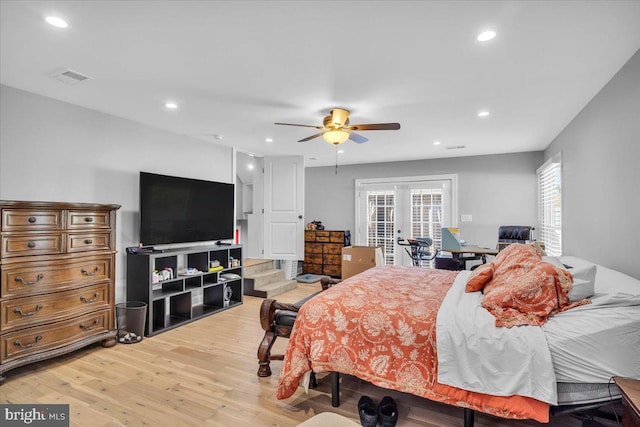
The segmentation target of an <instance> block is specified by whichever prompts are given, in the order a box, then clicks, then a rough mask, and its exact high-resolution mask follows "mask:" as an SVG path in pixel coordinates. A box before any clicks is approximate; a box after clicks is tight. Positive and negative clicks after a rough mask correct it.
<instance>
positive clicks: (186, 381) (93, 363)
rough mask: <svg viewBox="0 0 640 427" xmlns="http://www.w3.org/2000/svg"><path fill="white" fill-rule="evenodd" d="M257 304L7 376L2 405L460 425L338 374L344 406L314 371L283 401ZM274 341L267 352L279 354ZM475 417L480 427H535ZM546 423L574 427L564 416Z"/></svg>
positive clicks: (93, 417)
mask: <svg viewBox="0 0 640 427" xmlns="http://www.w3.org/2000/svg"><path fill="white" fill-rule="evenodd" d="M319 288H320V285H319V284H317V285H303V284H300V285H299V286H298V288H296V289H294V290H291V291H289V292H287V293H285V294H282V295H279V296H278V297H277V298H278V300H280V301H283V302H295V301H298V300H300V299H302V298H304V297H305V296H307V295H309V294H311V293H313V292H316V291H317V290H319ZM261 302H262V299H261V298H254V297H245V302H244V304H242V305H240V306H237V307H234V308H232V309H229V310H226V311H224V312H221V313H218V314H215V315H213V316H209V317H206V318H204V319H201V320H198V321H196V322H192V323H189V324H186V325H184V326H181V327H179V328H176V329H173V330H170V331H167V332H165V333H162V334H159V335H156V336H154V337H150V338H149V337H145V338H144V339H143V340H142V341H141V342H139V343H136V344H130V345H125V344H118V345H116V346H115V347H113V348H109V349H107V348H102V347H101V346H99V345H94V346H90V347H87V348H85V349H82V350H79V351H77V352H74V353H70V354H68V355H65V356H62V357H60V358H57V359H52V360H48V361H43V362H40V363H37V364H33V365H28V366H24V367H20V368H17V369H15V370H13V371H10V372H9V373H8V374H7V380H6V381H5V382H4V383H3V384H2V385H1V386H0V402H2V403H68V404H69V405H70V415H71V425H72V426H83V427H84V426H88V425H91V426H92V427H93V426H100V427H115V426H142V427H148V426H153V427H158V426H160V427H164V426H198V427H203V426H222V427H229V426H233V427H236V426H238V427H254V426H258V427H261V426H265V427H267V426H271V427H293V426H296V425H297V424H299V423H301V422H303V421H305V420H307V419H309V418H311V417H313V416H314V415H316V414H319V413H321V412H334V413H338V414H341V415H343V416H345V417H347V418H350V419H351V420H353V421H355V422H359V420H358V415H357V408H356V407H357V402H358V400H359V398H360V396H362V395H363V394H366V395H368V396H371V397H372V398H373V399H374V400H375V401H379V400H380V399H382V397H383V396H385V395H390V396H392V397H393V398H394V399H395V400H396V402H397V404H398V406H399V412H400V419H399V421H398V424H397V425H398V426H399V427H402V426H406V427H418V426H420V427H425V426H443V427H448V426H459V425H462V419H463V410H462V409H460V408H455V407H451V406H447V405H444V404H439V403H435V402H430V401H428V400H425V399H421V398H419V397H417V396H412V395H408V394H404V393H399V392H394V391H390V390H384V389H380V388H378V387H374V386H372V385H371V384H368V383H365V382H362V381H360V380H358V379H357V378H353V377H347V376H343V379H342V384H341V405H340V407H338V408H334V407H332V406H331V378H330V376H328V375H327V374H318V379H319V382H320V386H319V387H318V388H317V389H315V390H309V393H308V394H307V393H305V392H304V390H303V389H299V390H298V391H296V393H295V394H294V395H293V396H292V397H291V398H289V399H286V400H277V399H276V398H275V391H276V386H277V380H278V374H279V372H280V369H281V367H282V361H273V362H271V369H272V371H273V375H272V376H271V377H267V378H259V377H258V376H257V375H256V372H257V369H258V362H257V356H256V352H257V349H258V345H259V343H260V341H261V339H262V336H263V334H264V332H263V331H262V329H261V328H260V322H259V314H258V313H259V308H260V304H261ZM286 344H287V340H284V339H278V340H277V341H276V343H275V345H274V347H273V353H283V352H284V350H285V348H286ZM539 425H540V424H538V423H536V422H533V421H509V420H502V419H498V418H494V417H490V416H486V415H483V414H477V415H476V426H479V427H481V426H497V427H507V426H539ZM549 425H551V426H567V427H578V426H580V425H581V422H580V421H578V420H575V419H573V418H571V417H568V416H565V417H561V418H556V419H553V420H552V423H550V424H549Z"/></svg>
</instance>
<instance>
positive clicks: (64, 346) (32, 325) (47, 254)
mask: <svg viewBox="0 0 640 427" xmlns="http://www.w3.org/2000/svg"><path fill="white" fill-rule="evenodd" d="M119 208H120V206H119V205H101V204H87V203H55V202H19V201H5V200H0V209H1V211H2V223H1V233H0V235H1V238H2V246H1V247H0V276H1V277H0V279H1V282H0V307H1V312H0V381H2V380H4V376H3V374H4V373H5V372H7V371H9V370H10V369H13V368H16V367H18V366H23V365H26V364H28V363H33V362H38V361H40V360H43V359H48V358H51V357H55V356H59V355H62V354H65V353H68V352H70V351H74V350H77V349H79V348H81V347H84V346H86V345H88V344H91V343H95V342H98V341H102V345H103V346H105V347H111V346H113V345H115V343H116V329H115V313H114V301H115V295H114V292H115V253H116V250H115V248H116V247H115V239H116V236H115V226H116V211H117V210H118V209H119Z"/></svg>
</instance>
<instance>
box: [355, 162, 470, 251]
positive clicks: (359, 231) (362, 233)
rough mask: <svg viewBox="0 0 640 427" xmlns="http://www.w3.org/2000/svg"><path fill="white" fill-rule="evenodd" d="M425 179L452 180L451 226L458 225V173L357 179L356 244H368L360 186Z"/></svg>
mask: <svg viewBox="0 0 640 427" xmlns="http://www.w3.org/2000/svg"><path fill="white" fill-rule="evenodd" d="M425 181H450V182H451V224H450V225H449V227H457V226H458V175H457V174H443V175H422V176H403V177H392V178H364V179H356V180H355V199H356V203H355V206H356V209H355V225H356V227H355V236H354V237H355V239H354V241H355V243H354V244H355V245H360V246H362V245H365V244H366V229H365V228H366V224H362V221H360V217H361V215H360V209H361V207H362V206H361V203H360V200H361V197H360V186H362V185H375V184H382V185H384V184H391V183H401V184H411V183H420V182H425Z"/></svg>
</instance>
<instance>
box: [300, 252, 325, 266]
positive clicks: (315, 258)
mask: <svg viewBox="0 0 640 427" xmlns="http://www.w3.org/2000/svg"><path fill="white" fill-rule="evenodd" d="M304 262H306V263H309V264H322V254H304Z"/></svg>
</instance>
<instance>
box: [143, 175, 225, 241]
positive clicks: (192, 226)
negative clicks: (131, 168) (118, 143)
mask: <svg viewBox="0 0 640 427" xmlns="http://www.w3.org/2000/svg"><path fill="white" fill-rule="evenodd" d="M233 210H234V189H233V184H226V183H222V182H214V181H203V180H199V179H191V178H180V177H175V176H167V175H158V174H153V173H148V172H140V243H142V244H143V245H162V244H169V243H187V242H202V241H209V240H226V239H232V238H233V230H234V219H233Z"/></svg>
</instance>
